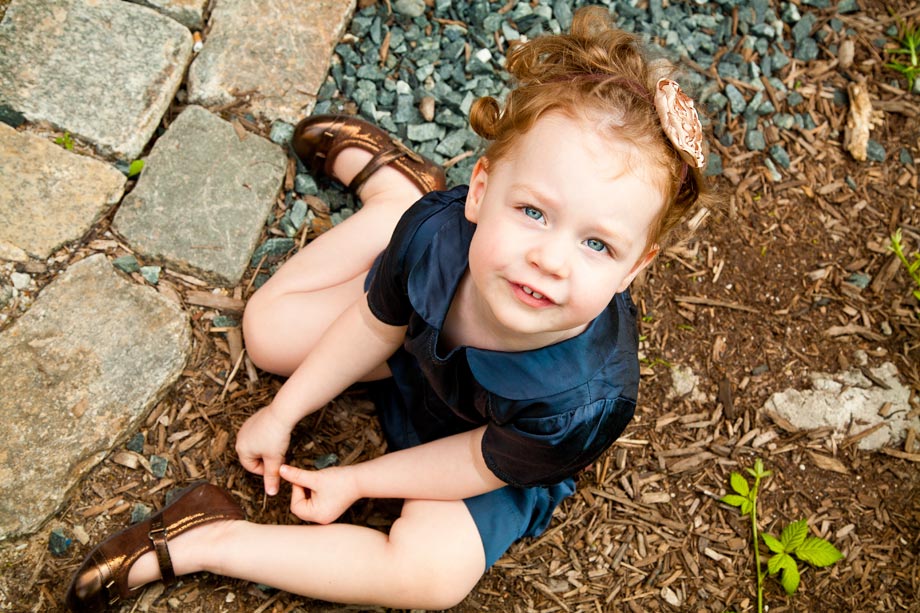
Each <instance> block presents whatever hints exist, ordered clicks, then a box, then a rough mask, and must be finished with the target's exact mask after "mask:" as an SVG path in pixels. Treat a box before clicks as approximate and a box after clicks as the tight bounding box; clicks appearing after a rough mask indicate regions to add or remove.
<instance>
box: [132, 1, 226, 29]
mask: <svg viewBox="0 0 920 613" xmlns="http://www.w3.org/2000/svg"><path fill="white" fill-rule="evenodd" d="M130 1H131V2H135V3H137V4H143V5H146V6H149V7H150V8H154V9H156V10H158V11H160V12H161V13H163V14H164V15H166V16H168V17H172V18H173V19H175V20H176V21H178V22H179V23H181V24H182V25H184V26H185V27H186V28H190V29H192V30H200V29H201V28H203V27H204V9H205V7H206V6H207V5H208V0H130Z"/></svg>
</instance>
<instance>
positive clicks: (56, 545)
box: [48, 528, 73, 557]
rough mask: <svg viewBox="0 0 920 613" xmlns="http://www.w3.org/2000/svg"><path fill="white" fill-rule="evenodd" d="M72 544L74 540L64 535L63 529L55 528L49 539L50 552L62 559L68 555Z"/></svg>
mask: <svg viewBox="0 0 920 613" xmlns="http://www.w3.org/2000/svg"><path fill="white" fill-rule="evenodd" d="M72 543H73V539H71V538H70V537H69V536H67V535H66V534H65V533H64V529H63V528H55V529H54V530H52V531H51V536H50V537H49V538H48V551H50V552H51V555H53V556H57V557H61V556H63V555H64V554H65V553H67V550H68V549H70V545H71V544H72Z"/></svg>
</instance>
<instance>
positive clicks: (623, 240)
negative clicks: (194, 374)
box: [511, 183, 633, 251]
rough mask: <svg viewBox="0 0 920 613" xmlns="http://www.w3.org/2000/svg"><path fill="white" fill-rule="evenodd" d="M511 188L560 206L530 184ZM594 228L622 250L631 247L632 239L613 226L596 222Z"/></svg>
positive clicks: (551, 205)
mask: <svg viewBox="0 0 920 613" xmlns="http://www.w3.org/2000/svg"><path fill="white" fill-rule="evenodd" d="M511 189H512V190H520V191H524V192H527V193H528V194H530V195H531V196H532V197H533V198H534V200H536V201H537V202H539V203H541V204H546V205H548V206H549V207H550V208H555V209H559V208H561V205H560V204H559V201H557V200H556V199H555V198H553V197H551V196H550V195H548V194H546V193H545V192H543V191H541V190H539V189H537V188H535V187H531V186H530V185H525V184H523V183H512V184H511ZM595 228H596V229H597V231H598V234H600V235H601V236H604V237H607V238H610V239H612V241H611V242H613V243H616V244H617V245H618V246H620V247H621V248H622V251H629V250H630V249H631V248H632V246H633V240H632V239H631V238H629V237H627V236H626V235H625V234H621V233H619V232H617V231H616V230H614V229H613V228H611V227H609V226H605V225H603V224H596V225H595Z"/></svg>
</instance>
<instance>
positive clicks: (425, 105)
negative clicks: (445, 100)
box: [418, 96, 434, 121]
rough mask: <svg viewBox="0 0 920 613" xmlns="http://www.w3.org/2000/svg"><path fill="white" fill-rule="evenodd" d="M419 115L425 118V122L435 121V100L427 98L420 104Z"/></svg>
mask: <svg viewBox="0 0 920 613" xmlns="http://www.w3.org/2000/svg"><path fill="white" fill-rule="evenodd" d="M418 110H419V113H421V114H422V117H424V118H425V121H434V98H432V97H431V96H425V97H424V98H422V99H421V100H420V101H419V103H418Z"/></svg>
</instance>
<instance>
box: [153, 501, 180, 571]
mask: <svg viewBox="0 0 920 613" xmlns="http://www.w3.org/2000/svg"><path fill="white" fill-rule="evenodd" d="M148 536H149V537H150V540H151V541H152V542H153V549H154V551H156V554H157V563H158V564H159V565H160V574H161V575H162V577H163V583H165V584H166V585H171V584H173V583H175V582H176V571H175V570H173V565H172V558H171V557H170V556H169V547H168V546H167V545H166V526H165V525H164V524H163V514H162V513H157V514H156V515H154V516H153V517H152V518H151V520H150V532H149V533H148Z"/></svg>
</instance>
